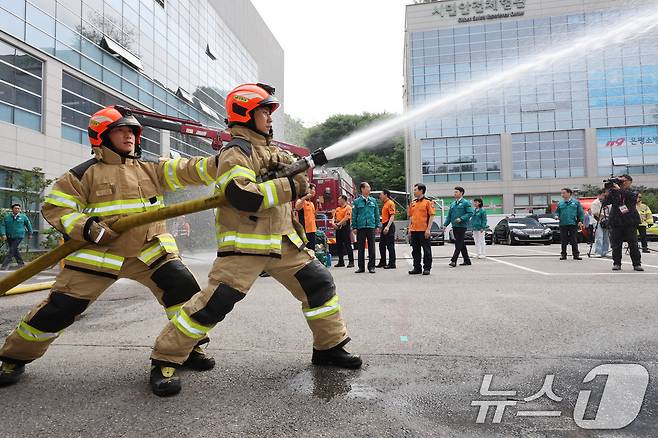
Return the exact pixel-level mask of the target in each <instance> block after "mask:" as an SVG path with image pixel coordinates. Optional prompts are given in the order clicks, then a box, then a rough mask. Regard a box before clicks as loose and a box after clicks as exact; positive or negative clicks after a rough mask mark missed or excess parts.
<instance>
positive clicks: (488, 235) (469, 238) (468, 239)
mask: <svg viewBox="0 0 658 438" xmlns="http://www.w3.org/2000/svg"><path fill="white" fill-rule="evenodd" d="M448 236H449V238H450V243H455V235H454V234H453V233H452V227H450V231H449V232H448ZM464 242H465V243H466V244H467V245H475V239H473V228H471V226H470V225H468V226H467V227H466V234H465V235H464ZM484 242H485V243H486V244H487V245H491V244H493V231H491V228H489V227H487V229H486V230H484Z"/></svg>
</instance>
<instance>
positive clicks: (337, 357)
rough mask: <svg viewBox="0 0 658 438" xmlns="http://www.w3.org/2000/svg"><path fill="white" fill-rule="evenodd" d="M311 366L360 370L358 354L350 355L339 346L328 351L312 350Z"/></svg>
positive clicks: (360, 362)
mask: <svg viewBox="0 0 658 438" xmlns="http://www.w3.org/2000/svg"><path fill="white" fill-rule="evenodd" d="M311 362H312V363H313V365H333V366H335V367H339V368H350V369H357V368H361V364H362V361H361V358H360V357H359V355H358V354H352V353H350V352H348V351H347V350H345V348H343V347H342V346H341V345H338V346H336V347H333V348H330V349H329V350H316V349H315V348H314V349H313V358H312V359H311Z"/></svg>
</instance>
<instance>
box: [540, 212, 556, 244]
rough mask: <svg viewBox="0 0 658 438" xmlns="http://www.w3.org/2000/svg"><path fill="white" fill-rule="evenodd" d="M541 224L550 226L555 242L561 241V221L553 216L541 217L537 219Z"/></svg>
mask: <svg viewBox="0 0 658 438" xmlns="http://www.w3.org/2000/svg"><path fill="white" fill-rule="evenodd" d="M537 220H538V221H539V223H540V224H542V225H543V226H545V227H546V228H549V229H550V230H551V231H552V232H553V242H559V241H560V221H559V220H558V219H555V217H553V216H549V217H540V218H538V219H537Z"/></svg>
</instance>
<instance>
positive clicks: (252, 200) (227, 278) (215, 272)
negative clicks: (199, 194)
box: [151, 84, 361, 396]
mask: <svg viewBox="0 0 658 438" xmlns="http://www.w3.org/2000/svg"><path fill="white" fill-rule="evenodd" d="M273 93H274V89H273V88H271V87H269V86H267V85H264V84H245V85H241V86H239V87H237V88H236V89H234V90H233V91H231V92H230V93H229V94H228V95H227V97H226V110H227V114H228V125H229V129H230V132H231V134H232V135H233V137H234V139H233V141H231V142H230V143H229V144H228V145H226V146H225V147H224V148H223V149H222V151H221V152H220V168H219V178H218V181H217V184H216V190H219V191H221V192H223V193H224V194H225V196H226V199H227V201H228V203H229V205H228V206H225V207H224V206H222V207H220V208H218V209H217V214H216V217H217V220H216V232H217V244H218V252H217V259H215V262H214V264H213V267H212V270H211V272H210V274H209V275H208V286H207V287H205V288H204V289H203V290H201V291H200V292H199V293H197V294H196V295H194V297H192V299H191V300H190V301H188V302H187V303H186V304H185V305H183V307H182V308H181V309H180V311H179V312H178V313H177V314H176V316H174V317H173V318H172V319H171V320H170V322H169V323H168V324H167V326H166V327H165V328H164V330H163V331H162V333H161V334H160V336H159V337H158V339H157V341H156V344H155V346H154V348H153V354H152V355H151V359H152V363H153V367H152V369H151V388H152V390H153V392H154V393H155V394H157V395H160V396H164V395H173V394H176V393H178V392H179V391H180V389H181V384H180V379H179V377H178V376H177V375H176V368H177V367H179V366H180V364H182V363H183V362H184V361H185V358H186V357H187V355H188V354H189V352H190V351H191V350H192V348H193V347H194V346H195V345H196V344H197V342H199V340H200V339H203V338H204V337H205V336H206V335H207V333H208V332H209V331H210V330H211V329H212V328H213V327H214V326H215V325H216V324H217V323H218V322H220V321H222V320H223V319H224V318H225V317H226V315H227V314H228V313H229V312H230V311H231V310H232V309H233V307H234V305H235V304H236V303H237V302H238V301H240V300H242V299H243V298H244V297H245V296H246V293H247V292H248V291H249V289H250V288H251V286H252V285H253V283H254V281H255V280H256V279H257V278H258V276H259V274H260V273H261V272H263V271H265V272H267V273H268V274H270V275H271V276H272V277H273V278H275V279H276V280H277V281H279V282H280V283H281V284H283V285H284V286H285V287H286V288H287V289H288V290H289V291H290V292H291V293H292V294H293V295H294V296H295V298H297V299H298V300H299V301H300V302H301V307H302V309H301V310H302V312H303V314H304V316H305V317H306V320H307V323H308V325H309V327H310V329H311V331H312V333H313V347H314V348H313V358H312V362H313V363H314V364H316V365H334V366H339V367H344V368H359V367H360V366H361V358H360V357H359V356H357V355H355V354H351V353H349V352H347V351H346V350H345V348H344V346H345V344H347V343H348V342H349V340H350V338H349V337H348V336H347V329H346V327H345V323H344V321H343V317H342V316H341V311H340V305H339V301H338V295H336V292H335V286H334V282H333V278H332V277H331V274H330V273H329V271H328V270H327V269H326V268H325V267H324V266H323V265H322V264H321V263H320V262H319V261H318V260H317V259H316V258H315V257H314V256H313V253H312V252H310V251H309V250H307V249H306V248H305V246H304V240H302V237H300V236H304V229H303V228H302V227H301V225H300V224H299V223H298V222H296V221H294V220H293V217H292V206H291V201H292V200H294V199H296V198H299V197H301V196H303V195H305V194H306V193H307V191H308V181H307V178H306V176H305V175H303V174H301V175H297V176H295V177H294V178H287V177H285V178H278V179H274V180H270V181H264V182H260V181H261V179H260V178H259V177H262V176H264V175H266V174H267V173H268V172H269V171H271V170H275V169H279V168H280V166H285V165H287V164H290V163H292V162H293V161H294V159H293V157H292V156H291V155H290V154H288V153H287V152H285V151H283V150H281V149H280V148H277V147H275V146H272V145H271V144H270V139H271V134H272V131H271V124H272V118H271V113H272V112H273V111H275V110H276V109H277V107H278V106H279V102H278V100H277V99H276V98H275V97H274V96H273ZM304 238H305V236H304Z"/></svg>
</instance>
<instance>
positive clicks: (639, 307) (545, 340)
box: [0, 243, 658, 437]
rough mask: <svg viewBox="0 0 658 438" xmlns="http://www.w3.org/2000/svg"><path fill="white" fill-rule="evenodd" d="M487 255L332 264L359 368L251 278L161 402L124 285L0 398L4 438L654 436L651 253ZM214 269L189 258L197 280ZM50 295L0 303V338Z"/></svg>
mask: <svg viewBox="0 0 658 438" xmlns="http://www.w3.org/2000/svg"><path fill="white" fill-rule="evenodd" d="M654 247H656V248H657V249H658V245H656V244H655V243H654ZM472 248H473V247H472V246H469V249H472ZM487 249H488V251H489V257H488V258H487V259H486V260H477V259H474V260H473V266H469V267H457V268H454V269H453V268H449V267H448V266H447V263H448V256H449V254H450V253H451V252H452V246H451V245H449V244H447V245H446V246H444V247H433V250H434V255H435V259H434V267H433V269H432V275H430V276H429V277H426V276H413V277H412V276H409V275H408V274H407V272H406V271H407V270H408V269H410V266H409V263H410V260H408V257H409V254H410V248H409V247H408V246H403V245H399V246H398V248H397V251H398V257H399V258H400V260H398V269H396V270H386V271H385V270H377V273H376V274H374V275H373V274H367V273H366V274H359V275H356V274H354V273H353V271H352V270H351V269H346V268H332V270H331V271H332V273H333V275H334V278H335V281H336V285H337V288H338V291H339V294H340V296H341V300H342V305H343V311H344V315H345V318H346V320H347V322H348V326H349V330H350V334H351V336H352V338H353V342H352V343H350V344H349V347H350V348H351V349H353V350H355V351H357V352H359V353H360V354H362V356H363V358H364V363H365V365H364V367H363V369H362V370H359V371H345V370H335V369H318V368H315V367H313V366H312V365H310V353H311V351H310V350H311V346H310V334H309V332H308V329H307V327H306V324H305V322H304V320H303V318H302V316H301V314H300V311H299V307H298V305H297V304H296V302H295V300H294V299H293V298H292V297H291V296H290V295H289V294H288V293H287V291H285V289H283V288H282V287H281V286H280V285H278V284H277V283H276V282H275V281H274V280H273V279H271V278H263V279H259V280H258V281H257V282H256V285H255V286H254V288H253V289H252V290H251V291H250V292H249V295H248V296H247V298H246V299H244V300H242V301H241V302H240V303H239V304H238V305H237V306H236V308H235V310H234V311H233V312H232V313H231V314H230V315H229V316H228V317H227V318H226V320H225V321H224V322H222V323H221V324H220V325H218V327H217V328H216V329H215V330H214V331H213V332H212V337H213V342H212V343H211V344H210V347H209V350H210V351H211V352H212V354H213V355H214V356H215V357H216V359H217V361H218V366H217V367H216V368H215V369H214V370H212V371H210V372H206V373H193V372H189V371H183V372H182V378H183V384H184V389H183V392H182V393H181V394H180V395H179V396H178V397H175V398H168V399H161V398H157V397H155V396H153V395H151V393H150V390H149V388H148V386H147V382H148V369H149V364H148V356H149V352H150V346H151V344H152V342H153V341H154V339H155V337H156V336H157V334H158V332H159V330H160V329H161V327H162V325H163V324H164V322H165V317H164V315H163V312H162V310H161V309H159V308H158V306H157V304H156V303H155V301H154V300H153V299H152V298H151V297H150V295H149V293H148V291H147V290H146V289H144V288H142V287H141V286H139V285H136V284H133V283H130V282H128V281H120V282H118V283H117V284H116V285H115V286H113V287H112V288H111V289H109V290H108V291H107V292H106V293H105V294H104V295H103V296H102V297H101V298H100V299H99V301H98V302H97V303H95V304H94V305H93V306H91V307H90V308H89V310H88V311H87V312H86V313H85V314H84V315H83V317H82V318H81V319H80V320H79V321H78V322H77V323H76V324H74V325H73V326H72V327H70V328H69V329H68V330H66V332H65V333H64V334H63V335H62V336H61V337H60V338H59V339H58V340H57V341H56V342H55V344H53V346H52V347H51V349H50V350H49V352H48V353H47V355H46V356H45V357H44V358H43V359H41V360H39V361H37V362H35V363H33V364H31V365H30V366H29V367H28V369H27V371H26V374H25V376H24V379H23V380H22V381H21V382H20V383H19V384H18V385H16V386H13V387H9V388H0V408H1V409H2V423H1V425H0V428H1V429H2V436H6V437H28V436H58V437H59V436H90V435H94V436H126V437H132V436H140V437H155V436H195V437H196V436H199V437H205V436H299V437H308V436H337V437H338V436H340V437H343V436H391V437H393V436H423V437H425V436H519V437H521V436H523V437H526V436H633V437H635V436H637V437H641V436H655V433H656V427H657V425H658V384H657V383H656V376H658V362H657V359H656V358H657V357H658V320H657V318H656V314H657V313H658V300H656V294H658V288H657V287H656V281H657V280H658V277H657V276H658V253H651V254H642V256H643V266H644V267H645V269H646V271H645V272H643V273H638V272H633V271H632V267H631V265H630V264H627V263H625V264H624V266H623V270H622V271H621V272H612V271H611V270H610V269H611V267H612V261H611V260H610V259H593V258H592V259H588V258H587V257H585V259H584V260H582V261H574V260H571V258H569V260H566V261H560V260H559V259H558V254H559V246H558V245H551V246H543V245H542V246H518V247H507V246H503V245H495V246H493V247H492V246H489V247H487ZM581 252H582V253H586V247H585V245H583V244H581ZM211 259H212V255H211V254H200V253H197V254H192V255H190V256H189V257H186V258H185V260H186V262H187V263H188V264H189V265H190V266H191V267H192V269H193V270H194V272H195V273H196V274H197V276H198V278H199V279H200V281H201V282H203V281H204V279H205V275H206V273H207V270H208V268H209V265H210V262H211ZM629 261H630V260H629V258H628V256H625V259H624V262H629ZM45 296H46V292H39V293H32V294H26V295H16V296H11V297H5V298H2V299H0V335H1V336H2V337H3V338H4V337H5V336H6V335H7V334H8V333H9V332H10V331H11V330H12V329H13V328H14V327H15V325H16V324H17V323H18V321H19V319H20V318H21V316H22V315H23V314H24V313H25V312H27V311H28V310H29V308H30V307H31V306H33V305H34V304H36V303H37V302H39V301H40V300H42V299H43V298H44V297H45ZM590 372H591V373H590ZM588 374H591V375H590V376H588ZM586 377H587V378H586ZM590 377H591V379H590ZM646 377H648V382H647V383H645V378H646ZM585 380H586V381H585ZM542 387H543V388H544V389H548V390H545V391H540V389H542ZM604 387H605V391H604ZM587 391H590V392H589V393H588V392H587ZM638 403H641V405H640V406H639V407H638V412H635V411H634V407H636V405H637V404H638ZM487 406H488V409H485V408H486V407H487ZM611 406H612V407H611ZM606 421H607V423H606ZM626 421H628V423H629V424H628V425H625V426H624V427H623V428H622V429H617V428H618V427H620V425H621V424H623V423H625V422H626ZM602 428H603V429H602Z"/></svg>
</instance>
